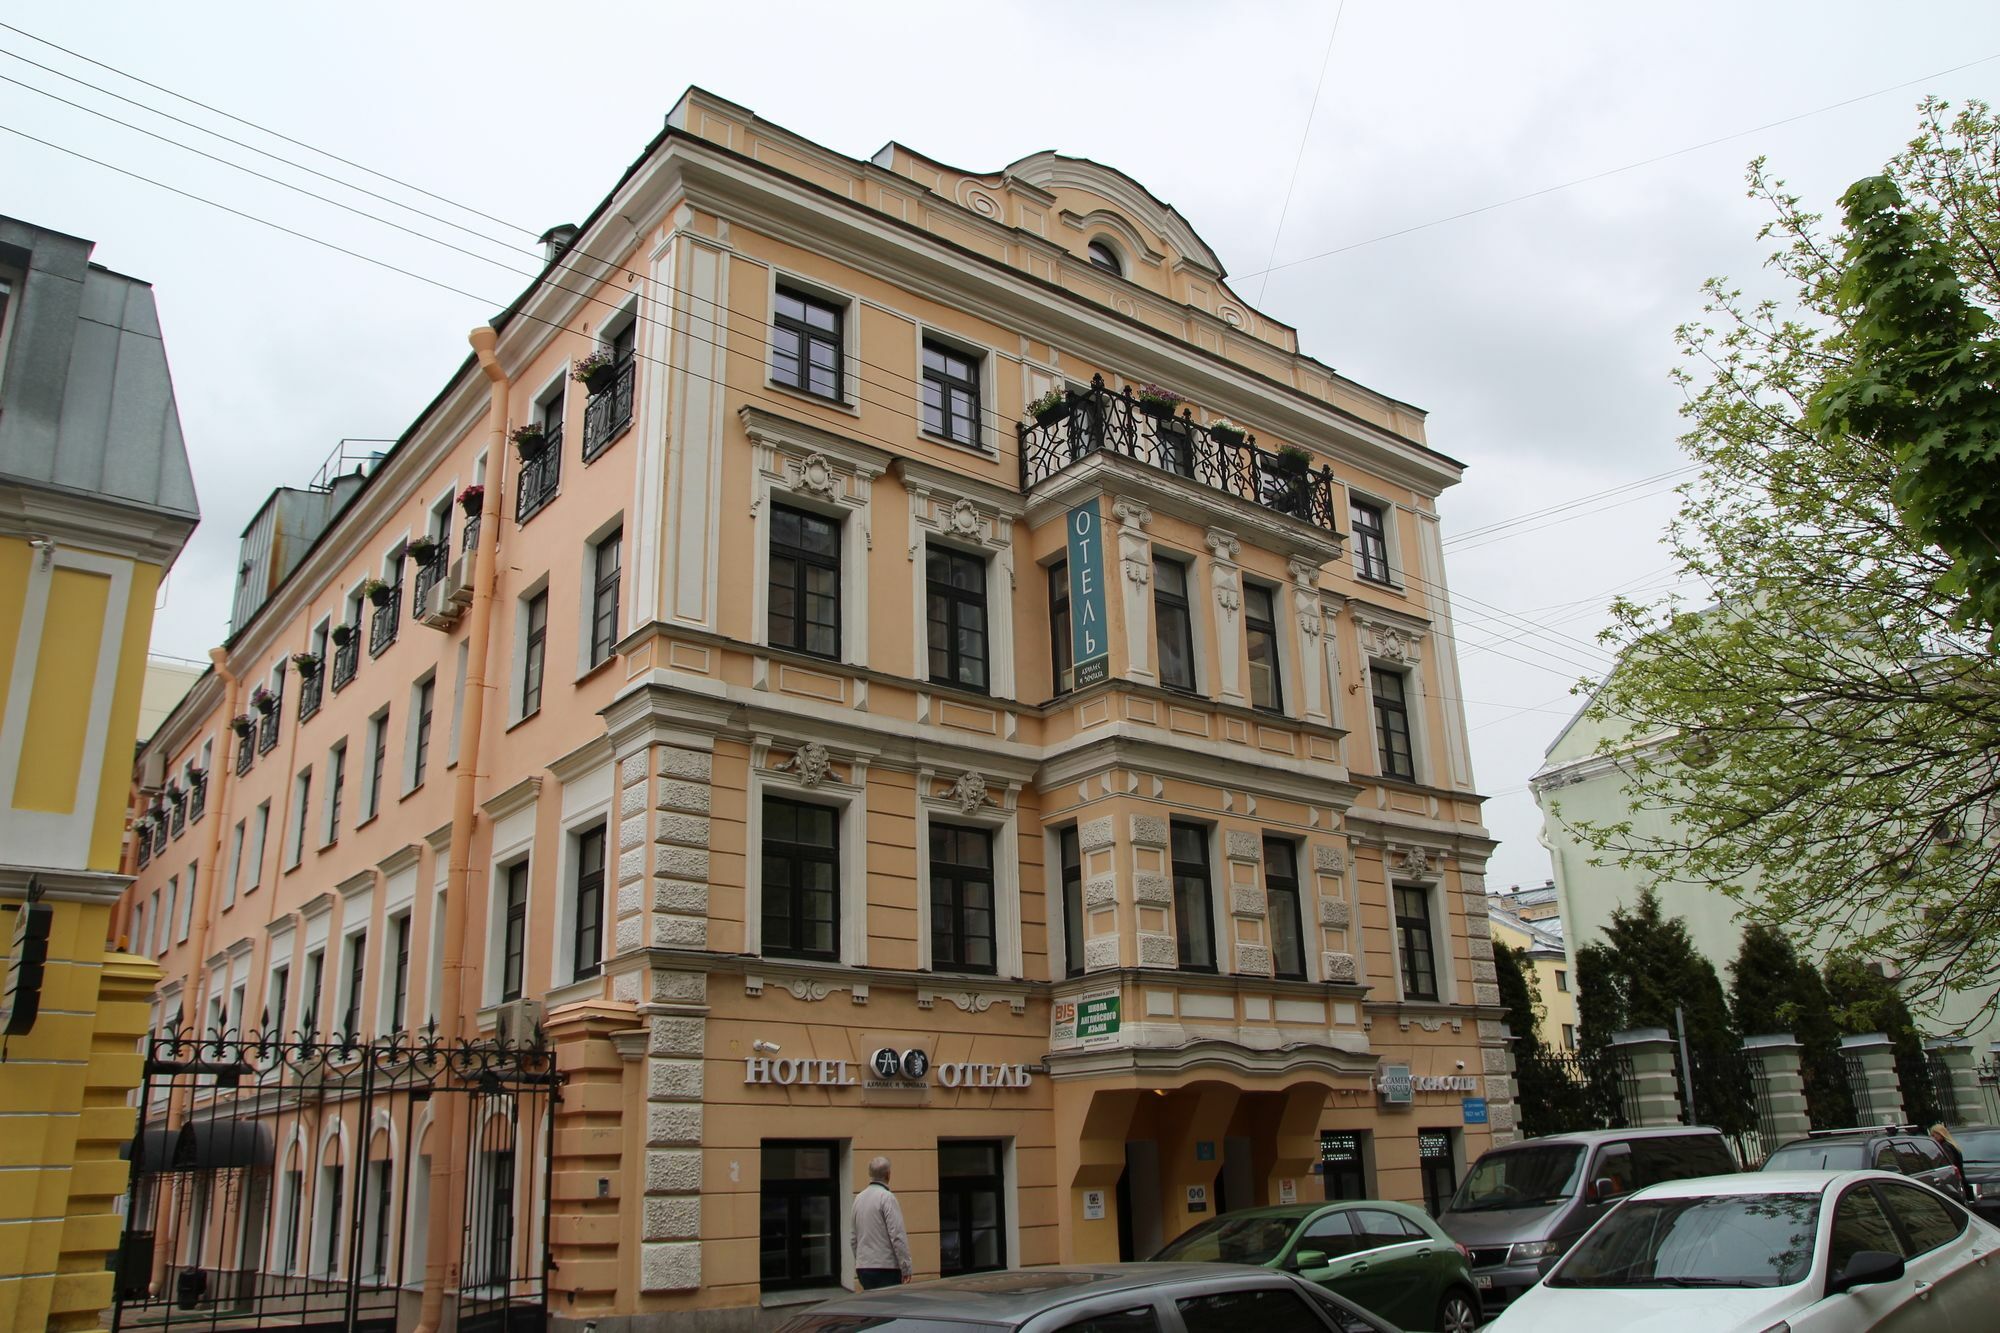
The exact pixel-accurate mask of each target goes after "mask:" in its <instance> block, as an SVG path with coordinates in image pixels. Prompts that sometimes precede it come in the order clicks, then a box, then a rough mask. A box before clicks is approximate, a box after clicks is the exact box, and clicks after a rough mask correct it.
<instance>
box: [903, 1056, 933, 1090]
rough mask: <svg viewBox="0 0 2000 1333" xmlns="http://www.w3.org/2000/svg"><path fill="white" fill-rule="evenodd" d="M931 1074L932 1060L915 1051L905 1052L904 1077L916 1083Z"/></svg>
mask: <svg viewBox="0 0 2000 1333" xmlns="http://www.w3.org/2000/svg"><path fill="white" fill-rule="evenodd" d="M930 1072H931V1058H930V1057H929V1056H928V1055H925V1054H924V1053H923V1052H922V1051H919V1050H917V1049H915V1048H914V1047H913V1048H911V1049H910V1050H907V1051H904V1052H903V1077H904V1078H906V1079H908V1080H910V1082H912V1083H914V1082H916V1081H917V1080H918V1079H920V1078H922V1077H923V1076H924V1075H925V1074H928V1073H930Z"/></svg>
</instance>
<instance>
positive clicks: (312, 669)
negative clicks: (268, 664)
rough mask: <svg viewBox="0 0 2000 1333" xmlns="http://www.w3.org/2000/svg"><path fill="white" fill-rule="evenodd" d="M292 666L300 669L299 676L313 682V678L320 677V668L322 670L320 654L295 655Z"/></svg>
mask: <svg viewBox="0 0 2000 1333" xmlns="http://www.w3.org/2000/svg"><path fill="white" fill-rule="evenodd" d="M292 665H293V666H295V667H297V668H298V669H299V674H300V675H301V676H303V677H305V678H306V679H307V680H312V679H313V678H315V677H316V676H318V675H319V668H320V660H319V654H318V653H293V654H292Z"/></svg>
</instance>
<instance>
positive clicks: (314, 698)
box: [299, 669, 326, 722]
mask: <svg viewBox="0 0 2000 1333" xmlns="http://www.w3.org/2000/svg"><path fill="white" fill-rule="evenodd" d="M325 697H326V676H325V675H324V674H323V672H322V671H306V670H303V669H301V670H300V672H299V721H301V722H303V721H305V720H306V719H307V718H309V717H311V716H312V715H313V714H314V713H317V712H318V711H319V706H320V703H321V701H322V700H323V699H325Z"/></svg>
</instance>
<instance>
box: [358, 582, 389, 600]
mask: <svg viewBox="0 0 2000 1333" xmlns="http://www.w3.org/2000/svg"><path fill="white" fill-rule="evenodd" d="M361 591H362V594H363V595H364V596H366V597H367V598H368V600H369V602H370V603H371V604H373V605H375V606H387V605H389V603H391V602H393V601H395V600H396V586H395V585H394V584H393V583H384V582H383V581H382V580H380V579H370V580H368V581H367V582H366V583H364V584H362V585H361Z"/></svg>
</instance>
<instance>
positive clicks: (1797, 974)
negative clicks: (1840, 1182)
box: [1729, 925, 1854, 1129]
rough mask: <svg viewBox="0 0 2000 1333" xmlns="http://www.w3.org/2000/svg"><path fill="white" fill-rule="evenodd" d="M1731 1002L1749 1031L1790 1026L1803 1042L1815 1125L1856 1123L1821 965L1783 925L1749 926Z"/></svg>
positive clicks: (1740, 1027) (1733, 975) (1742, 1028)
mask: <svg viewBox="0 0 2000 1333" xmlns="http://www.w3.org/2000/svg"><path fill="white" fill-rule="evenodd" d="M1729 1007H1730V1011H1731V1012H1732V1013H1733V1014H1735V1016H1736V1028H1737V1031H1739V1032H1741V1033H1742V1034H1743V1035H1744V1036H1746V1037H1752V1036H1761V1035H1763V1034H1766V1033H1775V1032H1789V1033H1790V1034H1791V1035H1792V1038H1793V1040H1795V1041H1797V1042H1798V1043H1799V1064H1800V1072H1801V1074H1802V1075H1803V1077H1804V1080H1805V1091H1806V1107H1807V1111H1808V1113H1809V1114H1810V1115H1811V1117H1812V1123H1813V1127H1814V1128H1815V1129H1832V1128H1835V1127H1837V1126H1842V1125H1851V1124H1853V1123H1854V1120H1853V1116H1854V1103H1853V1101H1852V1099H1851V1098H1850V1097H1849V1096H1848V1092H1847V1080H1846V1077H1845V1074H1844V1073H1843V1071H1842V1069H1841V1064H1840V1035H1841V1034H1840V1029H1839V1027H1837V1026H1836V1025H1835V1023H1834V1016H1833V1005H1832V1001H1831V1000H1829V999H1828V998H1827V993H1826V984H1825V982H1823V981H1822V980H1821V979H1820V974H1819V970H1818V969H1817V968H1815V967H1814V966H1813V965H1812V964H1811V963H1808V962H1806V961H1805V960H1804V959H1802V958H1800V957H1799V953H1798V950H1797V949H1796V948H1795V947H1793V945H1792V942H1791V940H1789V939H1787V938H1786V937H1785V935H1784V933H1783V932H1782V931H1778V930H1774V929H1773V928H1771V927H1770V926H1758V925H1753V926H1750V927H1749V928H1748V929H1746V930H1745V931H1744V932H1743V947H1742V948H1741V949H1739V950H1738V951H1737V954H1736V959H1735V961H1734V962H1732V963H1730V965H1729Z"/></svg>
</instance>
